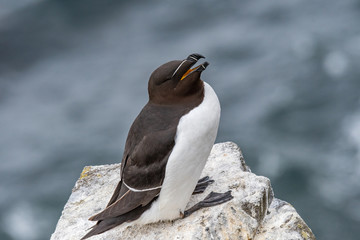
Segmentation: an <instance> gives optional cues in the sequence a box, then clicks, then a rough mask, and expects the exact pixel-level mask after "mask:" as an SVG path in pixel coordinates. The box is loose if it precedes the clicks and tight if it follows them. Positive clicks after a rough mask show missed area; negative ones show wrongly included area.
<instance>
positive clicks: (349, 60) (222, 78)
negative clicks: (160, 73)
mask: <svg viewBox="0 0 360 240" xmlns="http://www.w3.org/2000/svg"><path fill="white" fill-rule="evenodd" d="M359 26H360V1H359V0H341V1H339V0H273V1H260V0H258V1H250V0H241V1H214V0H207V1H205V0H203V1H190V0H184V1H172V2H170V1H119V0H77V1H73V0H16V1H11V0H0V164H1V165H0V193H1V194H0V212H1V214H0V239H2V240H44V239H49V237H50V234H51V233H52V232H53V231H54V229H55V225H56V223H57V220H58V218H59V217H60V214H61V211H62V208H63V206H64V204H65V203H66V201H67V199H68V197H69V195H70V193H71V189H72V187H73V185H74V183H75V181H76V180H77V178H78V177H79V174H80V172H81V171H82V168H83V167H84V166H85V165H95V164H108V163H117V162H119V161H120V160H121V155H122V151H123V146H124V143H125V139H126V136H127V131H128V129H129V127H130V125H131V123H132V121H133V120H134V118H135V117H136V115H137V114H138V112H139V111H140V110H141V108H142V106H143V105H144V104H145V103H146V101H147V89H146V87H147V80H148V77H149V75H150V74H151V72H152V71H153V70H154V69H155V68H157V67H158V66H159V65H161V64H163V63H165V62H166V61H169V60H173V59H183V58H185V57H186V56H187V55H188V54H190V53H193V52H199V53H201V54H203V55H205V56H206V57H207V58H206V60H207V61H209V62H210V66H209V68H208V69H207V70H206V71H205V72H204V74H203V79H204V80H206V81H207V82H209V83H210V84H211V85H212V86H213V88H214V89H215V91H216V92H217V94H218V96H219V99H220V101H221V104H222V119H221V124H220V129H219V134H218V138H217V142H223V141H234V142H236V143H237V144H239V146H240V147H241V149H242V151H243V153H244V155H245V159H246V161H247V163H248V165H250V167H251V168H252V170H253V172H255V173H256V174H259V175H265V176H267V177H269V178H270V179H271V181H272V185H273V188H274V191H275V194H276V196H277V197H278V198H281V199H284V200H286V201H288V202H290V203H291V204H293V205H294V206H295V208H296V209H297V211H298V212H299V213H300V215H301V216H302V217H303V218H304V220H305V221H306V222H307V223H308V225H309V226H310V227H311V228H312V230H313V232H314V233H315V235H316V236H317V238H318V239H327V240H332V239H358V236H359V235H360V228H359V225H360V181H359V179H360V94H359V93H360V81H359V77H360V64H359V62H360V27H359Z"/></svg>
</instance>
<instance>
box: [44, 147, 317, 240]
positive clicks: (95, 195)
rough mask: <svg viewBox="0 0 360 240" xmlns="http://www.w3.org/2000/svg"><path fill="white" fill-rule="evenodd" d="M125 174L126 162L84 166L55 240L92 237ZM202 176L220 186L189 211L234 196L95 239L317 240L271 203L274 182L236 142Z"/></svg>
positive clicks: (217, 150)
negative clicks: (215, 197)
mask: <svg viewBox="0 0 360 240" xmlns="http://www.w3.org/2000/svg"><path fill="white" fill-rule="evenodd" d="M119 171H120V164H113V165H102V166H89V167H85V168H84V170H83V172H82V173H81V175H80V178H79V180H78V181H77V182H76V184H75V187H74V188H73V191H72V194H71V196H70V198H69V200H68V202H67V203H66V205H65V207H64V210H63V212H62V215H61V217H60V219H59V222H58V224H57V226H56V229H55V232H54V233H53V234H52V236H51V240H60V239H61V240H75V239H76V240H78V239H80V238H81V237H82V236H84V235H85V234H86V232H87V231H88V229H89V228H90V227H91V226H92V225H94V222H91V221H88V218H89V217H90V216H92V215H94V214H96V213H98V212H100V211H101V210H102V209H104V207H105V206H106V204H107V202H108V201H109V199H110V197H111V195H112V193H113V190H114V188H115V186H116V184H117V183H118V181H119ZM202 175H203V176H210V177H211V178H212V179H213V180H215V182H214V183H213V184H211V185H210V186H209V187H208V188H207V189H206V191H205V192H204V193H202V194H198V195H194V196H192V198H191V199H190V202H189V204H188V207H187V208H189V207H191V206H193V205H194V204H195V203H197V202H199V201H201V200H202V199H203V198H205V197H206V196H207V195H208V194H209V193H210V192H211V191H214V192H226V191H228V190H232V195H233V196H234V198H233V199H232V200H231V201H229V202H227V203H224V204H221V205H218V206H214V207H210V208H206V209H201V210H199V211H197V212H195V213H193V214H192V215H190V216H189V217H187V218H185V219H178V220H175V221H172V222H160V223H153V224H148V225H132V226H118V227H116V228H114V229H111V230H109V231H107V232H105V233H102V234H100V235H97V236H94V237H92V238H91V239H92V240H105V239H144V240H145V239H151V240H153V239H244V240H245V239H246V240H248V239H254V240H260V239H315V237H314V235H313V234H312V232H311V230H310V228H308V227H307V225H306V224H305V223H304V222H303V220H302V219H301V218H300V216H299V215H298V214H297V213H296V211H295V209H294V208H293V207H291V205H289V204H288V203H285V202H282V201H281V200H278V199H275V200H274V201H273V203H272V204H271V202H272V200H273V191H272V188H271V184H270V180H269V179H268V178H265V177H261V176H256V175H255V174H253V173H251V172H250V169H249V168H248V167H247V166H246V164H245V161H244V158H243V156H242V154H241V151H240V149H239V148H238V147H237V145H236V144H234V143H231V142H226V143H219V144H215V145H214V147H213V149H212V151H211V154H210V156H209V159H208V162H207V164H206V166H205V169H204V171H203V174H202ZM270 204H271V205H270ZM269 206H270V208H269ZM267 213H269V214H267Z"/></svg>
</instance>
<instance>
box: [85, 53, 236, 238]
mask: <svg viewBox="0 0 360 240" xmlns="http://www.w3.org/2000/svg"><path fill="white" fill-rule="evenodd" d="M200 58H204V57H203V56H202V55H200V54H196V53H195V54H191V55H190V56H188V57H187V58H186V59H185V60H177V61H170V62H168V63H165V64H164V65H162V66H160V67H159V68H157V69H156V70H155V71H154V72H153V73H152V74H151V76H150V79H149V83H148V93H149V101H148V103H147V104H146V105H145V107H144V108H143V109H142V110H141V112H140V114H139V115H138V116H137V118H136V119H135V121H134V123H133V124H132V126H131V128H130V130H129V134H128V137H127V140H126V144H125V150H124V155H123V158H122V162H121V172H120V182H119V183H118V185H117V187H116V189H115V191H114V193H113V195H112V197H111V199H110V201H109V203H108V205H107V206H106V208H105V209H104V210H103V211H102V212H100V213H98V214H96V215H95V216H92V217H91V218H90V219H89V220H91V221H97V223H96V225H94V226H93V227H92V229H91V230H90V231H89V232H88V233H87V234H86V235H85V236H84V237H83V238H82V239H86V238H88V237H91V236H93V235H96V234H100V233H103V232H105V231H107V230H109V229H111V228H114V227H116V226H118V225H120V224H124V223H130V224H147V223H151V222H157V221H161V220H173V219H177V218H181V217H186V216H188V215H190V214H191V213H193V212H194V211H196V210H198V209H200V208H203V207H209V206H213V205H217V204H220V203H223V202H226V201H229V200H231V199H232V196H231V192H230V191H228V192H226V193H213V192H212V193H210V194H209V195H208V196H207V197H206V198H205V199H204V200H203V201H201V202H199V203H198V204H196V205H194V206H193V207H191V208H190V209H188V210H185V207H186V205H187V203H188V202H189V199H190V196H191V195H192V194H194V193H201V192H203V191H204V190H205V188H206V187H207V185H208V184H210V183H211V182H213V181H212V180H211V179H209V177H205V178H203V179H200V180H199V177H200V175H201V172H202V170H203V168H204V166H205V163H206V160H207V158H208V156H209V154H210V151H211V148H212V146H213V144H214V141H215V138H216V134H217V130H218V125H219V119H220V104H219V100H218V98H217V96H216V94H215V92H214V90H213V89H212V88H211V86H210V85H209V84H207V83H206V82H203V81H202V80H201V79H200V75H201V73H202V71H204V70H205V68H206V67H207V66H208V64H209V63H208V62H204V63H202V64H200V65H199V66H197V67H194V68H191V67H192V66H193V65H194V64H195V63H196V62H197V61H198V60H199V59H200Z"/></svg>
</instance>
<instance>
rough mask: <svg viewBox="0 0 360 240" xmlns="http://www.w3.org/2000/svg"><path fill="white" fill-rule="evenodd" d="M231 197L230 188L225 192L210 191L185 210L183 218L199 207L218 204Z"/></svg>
mask: <svg viewBox="0 0 360 240" xmlns="http://www.w3.org/2000/svg"><path fill="white" fill-rule="evenodd" d="M231 199H233V196H232V195H231V190H230V191H227V192H225V193H216V192H211V193H210V194H209V195H207V197H206V198H205V199H204V200H202V201H201V202H199V203H197V204H195V205H194V206H192V207H191V208H189V209H188V210H186V211H185V212H184V214H183V218H186V217H188V216H190V215H191V214H192V213H194V212H196V211H197V210H199V209H201V208H205V207H212V206H215V205H219V204H221V203H225V202H228V201H230V200H231Z"/></svg>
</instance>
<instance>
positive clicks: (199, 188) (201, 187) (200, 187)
mask: <svg viewBox="0 0 360 240" xmlns="http://www.w3.org/2000/svg"><path fill="white" fill-rule="evenodd" d="M213 182H214V180H212V179H210V177H209V176H206V177H203V178H201V179H200V180H199V181H198V183H197V185H196V187H195V190H194V192H193V195H194V194H199V193H203V192H204V191H205V189H206V188H207V187H208V186H209V185H210V184H211V183H213Z"/></svg>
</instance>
